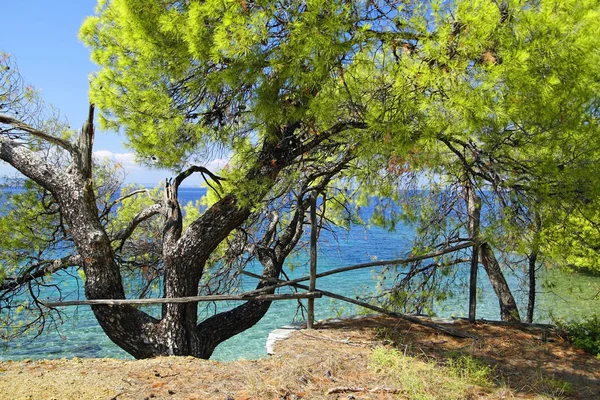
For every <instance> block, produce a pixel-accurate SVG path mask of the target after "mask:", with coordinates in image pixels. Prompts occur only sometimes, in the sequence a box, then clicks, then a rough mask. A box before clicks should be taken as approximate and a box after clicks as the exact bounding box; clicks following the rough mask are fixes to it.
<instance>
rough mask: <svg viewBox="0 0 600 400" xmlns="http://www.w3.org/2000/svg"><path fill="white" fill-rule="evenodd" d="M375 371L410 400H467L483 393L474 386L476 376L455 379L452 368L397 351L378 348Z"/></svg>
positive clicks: (374, 363)
mask: <svg viewBox="0 0 600 400" xmlns="http://www.w3.org/2000/svg"><path fill="white" fill-rule="evenodd" d="M471 367H473V366H472V365H471ZM371 368H374V369H375V372H376V373H378V374H381V375H384V376H387V379H388V382H389V384H391V385H392V386H394V387H397V388H399V389H400V390H401V391H402V396H404V397H407V398H410V399H419V400H464V399H468V398H474V397H475V396H476V395H475V393H477V392H478V390H479V389H477V386H473V385H477V382H475V381H474V380H473V379H472V378H473V375H469V376H467V374H459V375H455V374H454V373H452V372H451V371H449V369H448V367H440V365H439V364H437V363H436V362H434V361H427V360H423V359H420V358H418V357H411V356H408V355H406V354H404V353H402V352H400V351H398V350H396V349H387V348H384V347H377V348H376V349H375V350H374V351H373V358H372V363H371ZM474 369H477V370H479V368H474ZM474 375H476V374H474ZM404 397H403V398H404Z"/></svg>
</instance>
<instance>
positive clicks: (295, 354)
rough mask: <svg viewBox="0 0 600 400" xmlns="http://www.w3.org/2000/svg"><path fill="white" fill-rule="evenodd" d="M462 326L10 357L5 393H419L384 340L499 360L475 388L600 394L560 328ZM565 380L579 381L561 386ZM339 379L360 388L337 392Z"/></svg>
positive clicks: (424, 351)
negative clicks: (262, 351) (225, 357)
mask: <svg viewBox="0 0 600 400" xmlns="http://www.w3.org/2000/svg"><path fill="white" fill-rule="evenodd" d="M452 327H453V328H454V329H456V330H458V331H460V332H463V333H470V334H472V335H476V336H477V338H466V339H465V338H456V337H452V336H449V335H446V334H443V333H440V332H438V331H434V330H432V329H429V328H425V327H423V326H419V325H414V324H410V323H407V322H405V321H402V320H398V319H394V318H387V317H377V318H373V317H369V318H363V319H360V320H345V321H342V322H335V323H333V322H332V323H323V324H320V325H318V327H317V328H318V329H315V330H311V331H306V330H300V331H297V332H294V333H293V334H292V335H291V336H290V337H289V338H288V339H286V340H284V341H281V342H279V343H278V344H277V346H276V350H277V353H276V355H274V356H270V357H267V358H265V359H261V360H256V361H248V360H242V361H236V362H217V361H206V360H198V359H194V358H191V357H160V358H155V359H151V360H141V361H123V360H115V359H70V360H65V359H61V360H42V361H22V362H10V361H9V362H0V399H11V400H13V399H15V400H16V399H35V400H37V399H57V400H63V399H105V400H108V399H118V400H123V399H173V400H175V399H190V400H191V399H220V400H240V399H300V398H304V399H387V398H403V399H406V398H410V396H407V395H406V394H405V393H406V392H404V391H402V390H401V389H402V387H401V386H402V383H401V382H390V381H389V379H384V378H383V377H382V375H381V374H380V373H378V371H377V370H376V369H374V368H372V361H371V355H372V352H373V349H374V348H375V347H377V346H387V347H390V348H393V347H395V348H397V349H401V350H402V351H403V352H404V353H405V354H407V355H412V356H415V357H417V358H421V359H426V360H428V361H429V362H431V361H432V360H434V361H436V362H439V363H440V365H443V363H444V360H445V359H446V358H447V357H448V355H449V354H452V353H454V354H456V352H461V353H465V354H470V355H472V356H473V357H476V358H477V359H479V360H482V361H484V362H486V363H489V364H491V365H494V366H495V368H496V370H495V374H496V375H497V376H496V380H497V385H495V386H494V387H492V388H486V389H479V388H474V389H473V391H472V392H471V394H470V395H469V397H471V398H486V399H501V398H506V399H512V398H518V399H531V398H557V397H565V398H577V399H600V361H599V360H598V359H596V358H595V357H593V356H591V355H589V354H585V353H584V352H582V351H580V350H576V349H573V348H571V347H570V346H569V345H568V343H566V342H565V341H564V340H563V339H562V338H561V337H559V336H557V335H556V334H555V333H553V332H551V331H549V332H548V331H546V330H543V329H528V330H523V329H519V328H514V327H506V326H496V325H488V324H481V323H480V324H476V325H473V326H472V325H469V324H467V323H465V322H456V323H455V324H453V325H452ZM556 382H558V383H560V385H562V386H564V383H568V384H569V387H570V388H571V389H569V390H568V391H567V392H564V393H563V391H560V390H554V389H556V388H555V387H554V388H553V386H557V385H556ZM339 388H342V389H343V388H353V389H355V391H354V392H349V391H344V390H342V391H337V392H336V389H339ZM333 392H335V393H333ZM328 393H330V394H328ZM403 393H404V394H403Z"/></svg>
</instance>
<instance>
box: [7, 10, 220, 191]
mask: <svg viewBox="0 0 600 400" xmlns="http://www.w3.org/2000/svg"><path fill="white" fill-rule="evenodd" d="M95 5H96V0H76V1H72V0H71V1H67V0H53V1H42V0H19V1H2V12H1V17H0V21H1V22H2V29H0V50H2V51H4V52H6V53H9V54H10V55H11V58H13V59H14V60H15V61H16V63H17V65H18V67H19V71H20V73H21V75H22V76H23V78H24V80H25V82H27V83H28V84H30V85H32V86H34V87H35V88H37V89H38V90H40V92H41V96H42V98H43V99H44V101H45V102H46V103H47V104H49V105H50V104H51V105H52V106H54V107H55V108H57V109H58V110H59V111H60V113H61V115H63V116H64V117H66V119H67V120H68V121H69V124H70V125H71V127H73V128H79V127H81V126H82V124H83V122H84V121H85V118H86V115H87V107H88V82H89V80H88V78H89V75H90V74H91V73H92V72H94V71H95V70H96V69H97V66H96V65H95V64H94V63H92V62H91V61H90V53H89V50H88V49H87V48H86V47H85V46H84V45H83V44H82V43H81V42H80V41H79V39H78V38H77V33H78V31H79V27H80V25H81V23H82V22H83V20H84V19H85V18H86V16H88V15H92V14H93V13H94V7H95ZM124 140H125V137H124V136H122V135H117V134H116V133H111V132H98V134H97V136H96V139H95V145H94V151H95V154H96V155H98V156H102V157H110V158H112V159H115V160H116V161H119V162H120V163H121V164H122V165H123V166H124V167H125V168H126V169H127V171H128V174H129V175H128V178H127V181H128V182H137V183H146V184H156V183H158V182H159V181H161V180H163V179H164V178H166V177H169V176H172V175H173V174H172V173H170V172H168V171H161V170H153V171H151V170H148V169H146V168H142V167H141V166H139V165H137V164H136V163H135V161H134V154H133V151H132V150H130V149H127V148H126V147H125V146H124V143H123V142H124ZM209 167H213V168H215V166H214V163H213V165H209ZM13 174H14V170H13V169H12V168H10V167H9V166H8V165H7V164H4V163H2V162H0V176H2V175H13ZM199 182H200V179H199V178H198V177H192V178H190V179H189V180H186V184H188V185H189V184H198V183H199Z"/></svg>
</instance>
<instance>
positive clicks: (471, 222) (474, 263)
mask: <svg viewBox="0 0 600 400" xmlns="http://www.w3.org/2000/svg"><path fill="white" fill-rule="evenodd" d="M464 187H465V189H466V190H465V192H466V193H465V195H466V201H467V218H468V221H467V224H468V227H469V235H470V236H471V238H472V239H473V248H472V249H471V267H470V274H469V322H471V323H473V322H475V318H476V317H477V272H478V270H479V224H480V221H481V199H480V198H479V197H478V196H477V195H476V193H475V190H474V188H473V186H472V185H471V183H470V182H468V181H467V182H466V183H465V185H464Z"/></svg>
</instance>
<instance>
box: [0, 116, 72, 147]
mask: <svg viewBox="0 0 600 400" xmlns="http://www.w3.org/2000/svg"><path fill="white" fill-rule="evenodd" d="M0 123H3V124H6V125H10V126H12V127H13V128H16V129H20V130H22V131H24V132H27V133H29V134H30V135H33V136H35V137H37V138H39V139H42V140H45V141H47V142H49V143H52V144H55V145H57V146H59V147H62V148H63V149H65V150H67V151H68V152H69V153H73V150H74V147H73V145H72V144H71V143H70V142H69V141H67V140H64V139H61V138H57V137H56V136H52V135H49V134H47V133H45V132H42V131H40V130H38V129H35V128H34V127H32V126H30V125H28V124H26V123H25V122H23V121H20V120H18V119H15V118H13V117H10V116H8V115H5V114H0Z"/></svg>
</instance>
